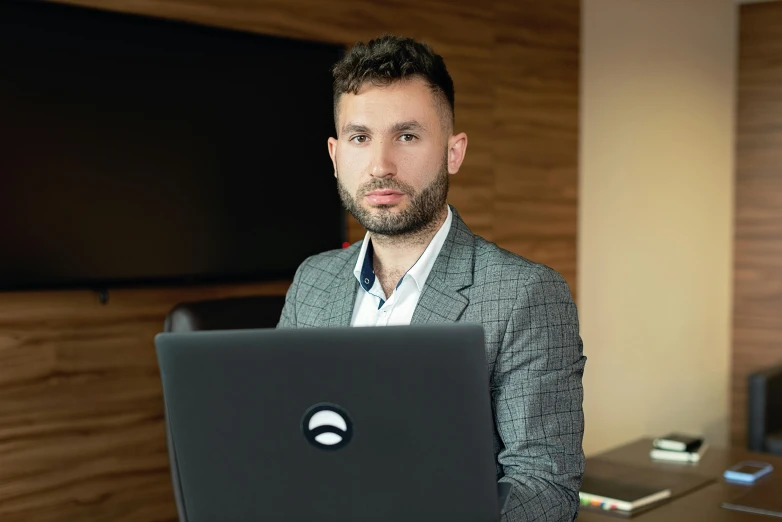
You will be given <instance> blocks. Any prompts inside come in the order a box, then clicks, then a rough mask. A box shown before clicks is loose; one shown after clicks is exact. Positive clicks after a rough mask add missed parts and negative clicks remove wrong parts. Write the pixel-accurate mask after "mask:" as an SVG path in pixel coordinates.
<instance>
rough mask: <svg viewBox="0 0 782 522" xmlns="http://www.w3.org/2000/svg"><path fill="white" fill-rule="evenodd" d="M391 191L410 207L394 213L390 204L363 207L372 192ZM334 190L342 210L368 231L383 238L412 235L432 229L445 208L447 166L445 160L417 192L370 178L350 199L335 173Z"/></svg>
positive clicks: (393, 181)
mask: <svg viewBox="0 0 782 522" xmlns="http://www.w3.org/2000/svg"><path fill="white" fill-rule="evenodd" d="M382 189H390V190H397V191H399V192H402V193H403V194H405V195H406V196H407V197H408V200H409V205H408V207H407V208H406V209H404V210H402V211H401V212H394V206H393V205H375V206H373V207H372V208H371V209H369V208H365V207H364V206H362V205H361V203H360V201H362V200H363V199H364V196H365V195H366V194H368V193H369V192H372V191H373V190H382ZM337 190H338V191H339V197H340V199H341V200H342V205H343V206H344V207H345V210H347V211H348V212H350V213H351V214H352V215H353V217H354V218H356V221H358V222H359V223H361V226H363V227H364V228H365V229H367V231H369V232H371V233H373V234H379V235H383V236H404V235H413V234H416V233H417V232H421V231H422V230H425V229H427V228H429V227H430V226H432V225H433V224H434V223H435V221H436V220H437V217H438V215H439V214H440V212H441V211H442V210H443V207H445V204H446V199H447V197H448V166H447V155H446V160H445V161H443V163H442V164H441V165H440V168H439V170H438V172H437V175H436V176H435V179H434V181H432V182H431V183H430V184H429V185H427V186H426V187H424V188H423V189H421V190H420V191H417V192H416V190H415V189H414V188H413V187H411V186H410V185H408V184H407V183H404V182H401V181H399V180H397V179H394V178H383V179H373V180H372V181H369V182H367V183H365V184H363V185H361V186H360V187H359V188H358V190H357V191H356V195H355V196H353V195H352V194H350V192H348V190H347V189H346V188H345V186H344V185H342V182H341V181H340V178H339V172H337Z"/></svg>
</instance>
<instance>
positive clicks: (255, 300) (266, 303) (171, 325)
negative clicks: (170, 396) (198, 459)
mask: <svg viewBox="0 0 782 522" xmlns="http://www.w3.org/2000/svg"><path fill="white" fill-rule="evenodd" d="M284 305H285V296H277V295H261V296H252V297H232V298H228V299H214V300H210V301H196V302H190V303H180V304H178V305H176V306H175V307H174V308H173V309H172V310H171V311H170V312H169V313H168V316H166V321H165V324H164V326H163V330H164V331H166V332H195V331H199V330H242V329H248V328H274V327H275V326H277V323H278V322H279V320H280V315H281V314H282V308H283V306H284ZM166 417H168V416H167V415H166ZM166 438H167V442H168V458H169V464H170V466H171V481H172V483H173V486H174V500H175V501H176V506H177V511H178V513H179V520H180V522H187V512H186V511H185V504H184V499H183V496H182V487H181V484H180V482H179V464H178V463H177V456H176V449H175V448H174V441H173V439H172V438H171V430H170V428H169V426H168V421H166Z"/></svg>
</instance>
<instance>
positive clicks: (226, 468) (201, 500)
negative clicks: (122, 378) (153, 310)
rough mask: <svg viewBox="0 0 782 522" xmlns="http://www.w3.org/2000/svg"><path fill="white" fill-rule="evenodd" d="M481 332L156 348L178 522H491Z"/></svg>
mask: <svg viewBox="0 0 782 522" xmlns="http://www.w3.org/2000/svg"><path fill="white" fill-rule="evenodd" d="M483 343H484V341H483V328H482V327H481V326H479V325H463V324H448V325H414V326H390V327H382V328H330V329H299V330H233V331H212V332H194V333H164V334H159V335H158V336H157V337H156V338H155V344H156V346H157V353H158V360H159V363H160V373H161V377H162V381H163V392H164V398H165V404H166V417H167V424H168V429H169V452H170V454H171V457H172V474H173V479H174V484H175V489H176V490H177V491H176V494H177V500H178V507H179V511H180V513H179V514H180V519H181V520H183V521H185V520H186V521H188V522H200V521H217V520H219V521H261V520H263V521H270V522H278V521H286V522H332V521H333V522H353V521H356V522H357V521H361V522H370V521H374V522H400V521H405V522H415V521H421V522H436V521H441V520H442V521H448V522H490V521H491V522H496V521H497V520H499V511H500V507H499V500H498V496H497V482H496V468H495V462H494V442H493V435H492V433H493V431H492V413H491V406H490V398H489V384H488V376H487V369H486V359H485V352H484V344H483Z"/></svg>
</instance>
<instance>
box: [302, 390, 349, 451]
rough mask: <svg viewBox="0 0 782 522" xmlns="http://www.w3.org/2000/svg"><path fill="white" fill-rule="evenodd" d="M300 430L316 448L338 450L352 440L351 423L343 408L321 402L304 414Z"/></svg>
mask: <svg viewBox="0 0 782 522" xmlns="http://www.w3.org/2000/svg"><path fill="white" fill-rule="evenodd" d="M301 430H302V432H303V433H304V437H305V438H306V439H307V440H308V441H309V443H310V444H312V445H313V446H315V447H316V448H318V449H322V450H338V449H340V448H344V447H345V446H346V445H347V444H348V443H349V442H350V439H352V438H353V421H352V420H351V419H350V415H348V412H346V411H345V410H344V409H343V408H341V407H339V406H337V405H336V404H329V403H326V402H322V403H320V404H316V405H315V406H312V407H311V408H310V409H308V410H307V411H306V412H305V413H304V418H303V419H302V420H301Z"/></svg>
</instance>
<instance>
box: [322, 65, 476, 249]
mask: <svg viewBox="0 0 782 522" xmlns="http://www.w3.org/2000/svg"><path fill="white" fill-rule="evenodd" d="M438 102H439V101H438V100H437V98H436V97H435V95H434V94H433V93H432V91H431V90H430V88H429V86H428V85H427V84H426V83H425V82H424V80H421V79H418V78H413V79H405V80H400V81H396V82H394V83H392V84H390V85H388V86H375V85H372V84H371V83H366V84H364V86H363V87H362V88H361V90H360V91H359V92H358V94H352V93H346V94H343V95H342V97H341V98H340V102H339V107H338V119H337V135H338V139H334V138H329V154H330V155H331V159H332V161H333V163H334V175H335V176H336V177H337V185H338V189H339V194H340V198H341V199H342V202H343V204H344V205H345V208H346V209H347V210H348V211H349V212H350V213H351V214H353V216H354V217H355V218H356V220H357V221H358V222H359V223H361V225H363V226H364V228H366V229H367V230H369V231H370V232H373V233H376V234H382V235H387V236H394V235H401V234H410V233H414V232H417V231H419V230H422V229H424V228H426V227H427V225H430V224H431V223H433V222H435V220H436V219H437V218H438V216H440V215H441V213H442V212H443V211H444V210H445V201H446V196H447V194H448V175H449V174H455V173H456V172H457V171H458V169H459V166H460V165H461V161H462V159H463V157H464V149H465V148H466V142H467V138H466V136H464V135H463V134H461V135H459V136H450V126H446V125H444V124H443V119H442V115H441V113H440V111H439V110H438V105H437V104H438Z"/></svg>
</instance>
